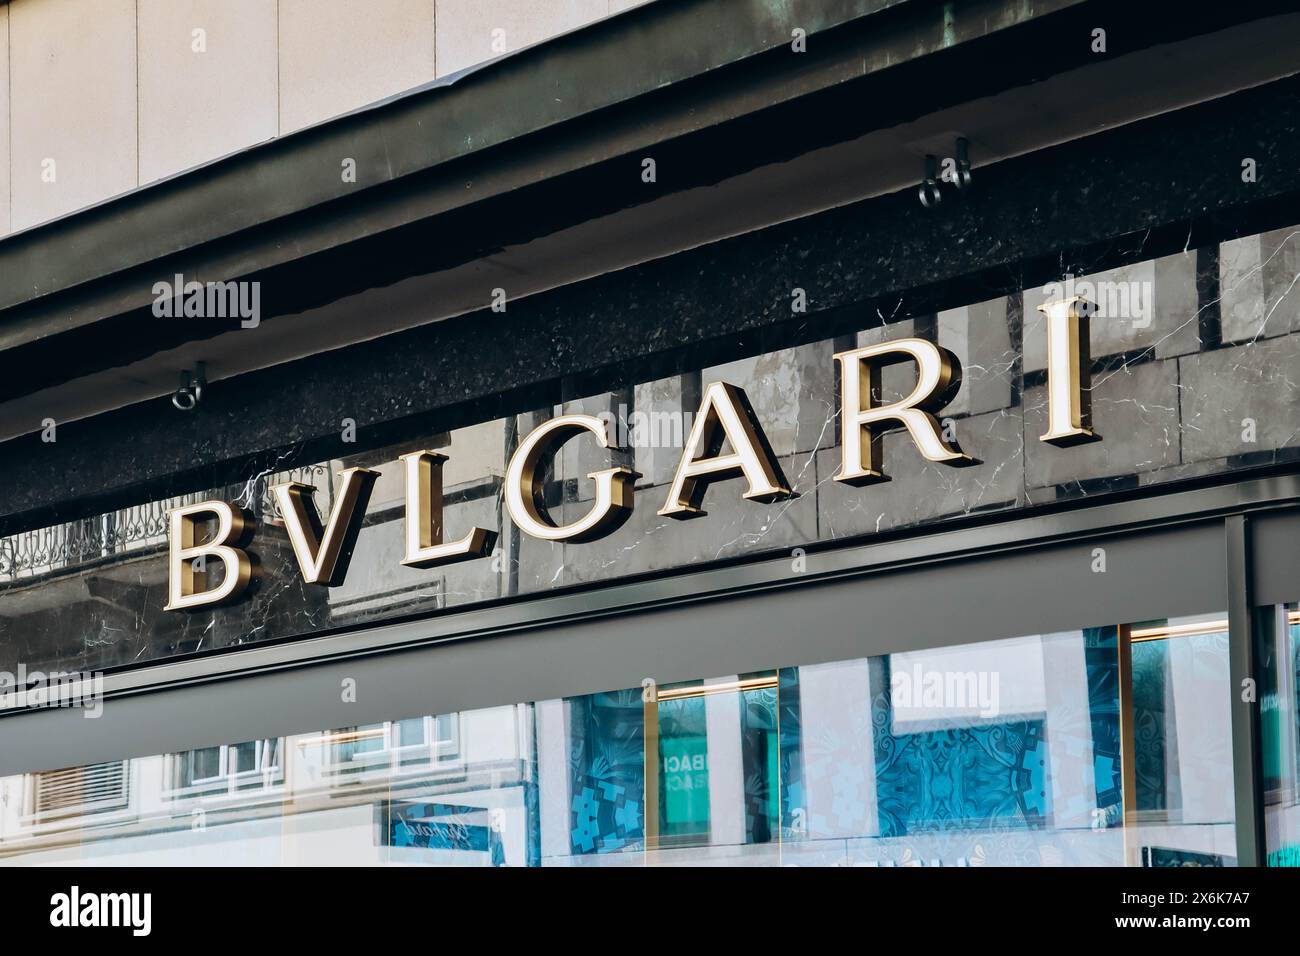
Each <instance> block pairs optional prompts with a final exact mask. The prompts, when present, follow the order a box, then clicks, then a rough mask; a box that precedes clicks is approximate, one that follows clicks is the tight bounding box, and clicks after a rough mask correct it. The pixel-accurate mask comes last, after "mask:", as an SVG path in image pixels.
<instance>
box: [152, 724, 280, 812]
mask: <svg viewBox="0 0 1300 956" xmlns="http://www.w3.org/2000/svg"><path fill="white" fill-rule="evenodd" d="M283 750H284V741H283V739H282V738H278V737H273V738H268V739H265V740H248V741H245V742H243V743H239V744H223V745H221V746H219V747H201V748H199V749H197V750H187V751H184V752H183V753H178V754H174V755H173V756H172V759H171V779H172V793H171V796H172V797H173V798H182V797H193V796H206V795H212V794H233V793H239V792H242V791H247V790H263V789H268V788H270V787H275V786H277V785H279V784H281V783H283V782H284V761H283V759H282V753H283Z"/></svg>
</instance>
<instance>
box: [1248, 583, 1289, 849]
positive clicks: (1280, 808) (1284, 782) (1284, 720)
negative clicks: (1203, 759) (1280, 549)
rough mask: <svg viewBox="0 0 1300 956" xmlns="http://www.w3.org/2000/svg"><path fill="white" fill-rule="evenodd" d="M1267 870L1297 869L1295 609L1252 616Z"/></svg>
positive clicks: (1263, 610) (1268, 610)
mask: <svg viewBox="0 0 1300 956" xmlns="http://www.w3.org/2000/svg"><path fill="white" fill-rule="evenodd" d="M1255 621H1256V641H1255V659H1256V663H1257V668H1258V672H1259V686H1258V688H1257V691H1258V694H1259V708H1260V731H1261V733H1260V737H1261V751H1262V757H1263V777H1264V829H1265V846H1266V849H1267V851H1268V856H1267V862H1268V865H1269V866H1300V606H1298V605H1296V604H1286V605H1279V606H1277V607H1271V608H1259V609H1258V610H1257V612H1256V615H1255Z"/></svg>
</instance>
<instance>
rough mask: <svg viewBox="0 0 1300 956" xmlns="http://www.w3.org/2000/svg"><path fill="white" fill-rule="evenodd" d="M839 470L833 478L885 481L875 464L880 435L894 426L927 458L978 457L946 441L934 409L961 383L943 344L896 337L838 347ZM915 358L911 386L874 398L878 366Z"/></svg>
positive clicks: (953, 461)
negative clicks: (901, 393) (900, 393)
mask: <svg viewBox="0 0 1300 956" xmlns="http://www.w3.org/2000/svg"><path fill="white" fill-rule="evenodd" d="M835 361H837V362H839V363H840V470H839V473H838V474H836V475H835V480H836V481H843V482H845V483H846V484H850V485H869V484H874V483H875V482H878V481H888V480H889V476H888V475H886V474H884V472H883V471H882V470H881V458H882V455H881V438H882V437H883V436H884V435H885V434H886V433H887V432H889V431H892V430H894V429H896V428H898V427H900V426H901V427H903V428H906V429H907V432H908V434H909V435H910V436H911V438H912V441H913V443H915V445H916V447H917V449H918V450H919V451H920V452H921V454H922V455H924V456H925V458H926V459H927V460H929V461H938V462H943V463H944V464H945V465H952V466H954V467H962V466H966V465H976V464H979V462H978V461H977V460H976V459H974V458H972V457H971V456H970V455H967V454H966V453H965V452H963V451H962V450H961V449H960V448H959V447H958V446H957V443H956V442H949V441H946V440H945V439H944V437H943V435H942V434H941V432H940V429H939V422H938V421H937V420H936V419H935V413H936V412H938V411H939V410H940V409H942V408H943V407H944V406H945V405H947V404H948V402H950V401H951V400H952V398H953V396H955V395H956V394H957V391H958V389H960V388H961V362H960V361H959V360H958V358H957V356H956V355H954V354H953V353H952V352H950V351H949V350H948V349H945V348H941V347H940V346H938V345H935V344H934V343H933V342H928V341H926V340H925V339H897V340H896V341H893V342H884V343H881V344H880V345H869V346H867V347H866V348H861V349H853V350H852V351H849V352H840V353H838V354H837V355H836V356H835ZM900 362H915V363H916V387H915V388H914V389H912V394H910V395H908V396H907V397H906V398H904V399H903V400H902V401H898V402H888V403H886V404H883V405H881V404H877V403H878V402H879V401H880V373H881V370H882V369H884V368H886V367H888V366H890V365H897V364H898V363H900Z"/></svg>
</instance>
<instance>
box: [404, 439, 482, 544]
mask: <svg viewBox="0 0 1300 956" xmlns="http://www.w3.org/2000/svg"><path fill="white" fill-rule="evenodd" d="M446 460H447V456H446V455H440V454H438V453H437V452H434V451H415V452H411V453H410V454H409V455H403V456H402V461H404V462H406V558H405V559H404V560H403V561H402V563H403V564H405V565H407V566H408V567H412V568H433V567H437V566H438V565H441V564H452V563H453V562H456V561H468V560H471V559H473V558H481V557H483V556H484V555H486V554H488V553H489V552H491V550H492V546H493V545H494V544H495V543H496V537H497V536H496V532H495V531H489V530H487V529H486V528H471V529H470V532H469V534H467V535H465V537H463V538H460V539H459V540H457V541H450V542H447V543H446V544H444V543H443V540H442V536H443V524H442V516H443V513H442V466H443V463H444V462H445V461H446Z"/></svg>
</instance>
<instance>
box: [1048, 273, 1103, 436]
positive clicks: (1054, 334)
mask: <svg viewBox="0 0 1300 956" xmlns="http://www.w3.org/2000/svg"><path fill="white" fill-rule="evenodd" d="M1038 311H1039V312H1042V313H1043V315H1045V316H1046V317H1047V431H1046V432H1045V433H1044V434H1042V435H1039V436H1038V440H1039V441H1045V442H1047V443H1048V444H1049V445H1055V446H1057V447H1058V448H1068V447H1069V446H1071V445H1082V444H1085V443H1087V442H1091V441H1100V440H1101V436H1100V435H1098V434H1097V433H1095V432H1094V431H1093V430H1092V358H1091V354H1090V352H1089V348H1088V336H1089V326H1088V316H1089V315H1090V314H1091V313H1092V311H1093V306H1092V303H1090V302H1089V301H1088V300H1087V299H1085V298H1082V297H1081V296H1077V295H1076V296H1073V297H1072V298H1069V299H1063V300H1061V301H1058V302H1046V303H1044V304H1043V305H1040V306H1039V307H1038Z"/></svg>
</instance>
